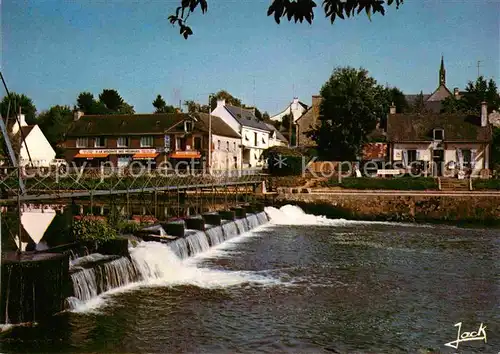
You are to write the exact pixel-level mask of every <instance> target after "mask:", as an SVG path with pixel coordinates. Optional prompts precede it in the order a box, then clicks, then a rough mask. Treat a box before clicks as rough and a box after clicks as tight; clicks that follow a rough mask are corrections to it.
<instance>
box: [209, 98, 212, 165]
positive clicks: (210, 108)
mask: <svg viewBox="0 0 500 354" xmlns="http://www.w3.org/2000/svg"><path fill="white" fill-rule="evenodd" d="M211 104H212V94H209V95H208V174H210V175H211V174H212V106H211Z"/></svg>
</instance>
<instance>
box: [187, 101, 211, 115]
mask: <svg viewBox="0 0 500 354" xmlns="http://www.w3.org/2000/svg"><path fill="white" fill-rule="evenodd" d="M184 106H187V110H188V112H189V113H196V112H201V113H208V112H209V111H210V109H209V107H208V105H206V104H204V105H202V104H200V103H198V102H195V101H193V100H188V101H184Z"/></svg>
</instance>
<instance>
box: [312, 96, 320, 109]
mask: <svg viewBox="0 0 500 354" xmlns="http://www.w3.org/2000/svg"><path fill="white" fill-rule="evenodd" d="M321 100H322V97H321V96H312V106H313V107H319V106H320V104H321Z"/></svg>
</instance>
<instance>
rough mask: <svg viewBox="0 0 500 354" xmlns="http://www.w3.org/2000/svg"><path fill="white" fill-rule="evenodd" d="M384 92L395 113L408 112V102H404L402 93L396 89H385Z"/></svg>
mask: <svg viewBox="0 0 500 354" xmlns="http://www.w3.org/2000/svg"><path fill="white" fill-rule="evenodd" d="M386 90H387V95H388V98H387V101H388V102H389V103H391V104H392V103H394V105H395V106H396V112H397V113H406V112H408V111H409V109H410V105H409V104H408V101H406V96H405V94H404V93H403V91H401V90H400V89H398V88H397V87H391V88H387V89H386Z"/></svg>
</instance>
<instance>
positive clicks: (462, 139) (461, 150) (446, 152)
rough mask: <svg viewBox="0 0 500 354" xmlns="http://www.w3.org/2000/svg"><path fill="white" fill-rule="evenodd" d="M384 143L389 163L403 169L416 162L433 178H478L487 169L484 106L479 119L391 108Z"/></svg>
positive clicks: (487, 126) (489, 130)
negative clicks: (412, 112) (401, 112)
mask: <svg viewBox="0 0 500 354" xmlns="http://www.w3.org/2000/svg"><path fill="white" fill-rule="evenodd" d="M387 141H388V151H389V159H390V162H391V163H398V164H399V165H400V166H402V167H403V168H405V169H410V167H411V165H412V164H414V163H415V162H417V161H418V162H424V163H426V164H427V165H428V166H429V168H428V173H430V174H432V175H433V176H456V175H457V174H458V171H464V173H465V174H469V175H471V176H479V175H480V173H481V172H482V171H483V170H488V169H489V166H490V148H491V142H492V127H491V124H490V123H489V122H488V115H487V107H486V103H483V104H482V107H481V115H480V116H471V115H467V114H437V113H426V114H396V113H395V109H394V108H392V109H391V114H389V117H388V122H387Z"/></svg>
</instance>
